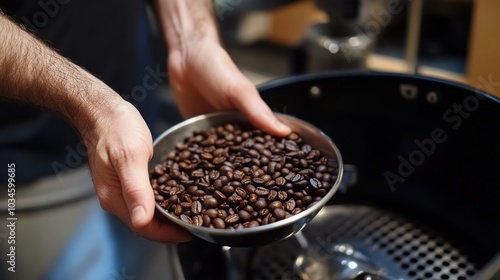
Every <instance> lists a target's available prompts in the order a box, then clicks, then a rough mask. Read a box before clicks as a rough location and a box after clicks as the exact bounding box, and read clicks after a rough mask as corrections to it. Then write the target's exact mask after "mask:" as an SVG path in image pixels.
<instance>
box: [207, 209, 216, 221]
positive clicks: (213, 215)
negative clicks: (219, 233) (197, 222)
mask: <svg viewBox="0 0 500 280" xmlns="http://www.w3.org/2000/svg"><path fill="white" fill-rule="evenodd" d="M204 215H207V216H208V217H210V218H211V219H215V218H217V216H218V211H217V209H207V210H205V212H204Z"/></svg>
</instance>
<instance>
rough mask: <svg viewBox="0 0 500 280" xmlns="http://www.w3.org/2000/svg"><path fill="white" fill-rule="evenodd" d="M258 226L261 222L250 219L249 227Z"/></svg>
mask: <svg viewBox="0 0 500 280" xmlns="http://www.w3.org/2000/svg"><path fill="white" fill-rule="evenodd" d="M258 226H260V224H259V222H257V221H255V220H253V221H250V222H249V223H248V227H249V228H252V227H258Z"/></svg>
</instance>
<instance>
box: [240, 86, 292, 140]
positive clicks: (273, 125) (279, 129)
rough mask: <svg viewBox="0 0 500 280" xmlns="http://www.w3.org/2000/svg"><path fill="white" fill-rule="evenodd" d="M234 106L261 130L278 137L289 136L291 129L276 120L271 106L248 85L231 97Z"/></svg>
mask: <svg viewBox="0 0 500 280" xmlns="http://www.w3.org/2000/svg"><path fill="white" fill-rule="evenodd" d="M231 96H232V98H233V100H232V103H233V104H234V106H235V107H236V108H237V109H238V110H240V111H241V112H242V113H243V114H244V115H245V116H246V117H247V118H248V119H249V121H250V122H251V123H252V124H253V125H254V126H255V127H258V128H259V129H262V130H264V131H266V132H268V133H270V134H273V135H276V136H281V137H284V136H287V135H288V134H290V132H291V129H290V128H289V127H288V126H286V125H285V124H283V123H282V122H281V121H279V120H278V118H276V115H274V113H273V112H272V111H271V109H270V108H269V106H268V105H267V104H266V103H265V102H264V100H262V98H261V97H260V95H259V93H258V92H257V90H256V89H255V87H254V86H253V85H252V84H251V83H248V84H246V86H245V87H244V88H243V89H242V90H241V92H238V93H236V94H233V95H231Z"/></svg>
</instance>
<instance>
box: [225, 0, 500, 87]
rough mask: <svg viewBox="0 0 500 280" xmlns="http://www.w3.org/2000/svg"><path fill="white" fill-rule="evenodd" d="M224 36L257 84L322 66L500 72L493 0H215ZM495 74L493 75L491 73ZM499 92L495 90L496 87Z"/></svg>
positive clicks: (443, 74)
mask: <svg viewBox="0 0 500 280" xmlns="http://www.w3.org/2000/svg"><path fill="white" fill-rule="evenodd" d="M216 6H217V11H216V13H217V18H218V20H219V22H220V26H221V32H222V36H223V40H224V43H225V44H226V47H227V49H228V51H229V53H230V55H231V56H232V57H233V59H234V60H235V61H236V63H237V64H238V65H239V66H240V67H241V68H242V70H243V71H244V72H245V73H246V74H247V75H248V76H249V77H250V78H251V79H253V80H254V81H255V82H256V83H262V82H266V81H269V80H272V79H275V78H278V77H284V76H288V75H291V74H297V73H305V72H316V71H323V70H376V71H390V72H405V73H415V74H422V75H429V76H434V77H440V78H445V79H449V80H454V81H459V82H463V83H468V84H470V85H472V86H476V85H477V83H478V80H477V78H478V76H481V75H482V76H484V77H487V76H488V75H493V77H497V78H498V77H500V70H499V69H500V67H498V65H496V64H494V63H490V62H491V61H498V59H499V58H500V54H499V52H498V51H497V50H498V48H499V47H500V36H498V35H497V34H495V31H494V29H495V27H494V26H498V24H499V21H500V19H499V18H498V17H497V16H496V15H495V11H499V9H500V3H499V2H498V1H493V0H477V1H472V0H436V1H422V0H414V1H407V0H317V1H307V0H302V1H286V0H277V1H263V0H256V1H245V0H217V1H216ZM493 80H495V79H494V78H493ZM497 94H498V93H497Z"/></svg>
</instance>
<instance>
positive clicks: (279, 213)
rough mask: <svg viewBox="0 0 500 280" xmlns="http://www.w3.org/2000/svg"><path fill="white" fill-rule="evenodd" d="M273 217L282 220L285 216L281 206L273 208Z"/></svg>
mask: <svg viewBox="0 0 500 280" xmlns="http://www.w3.org/2000/svg"><path fill="white" fill-rule="evenodd" d="M273 217H275V218H276V220H278V221H279V220H283V219H284V218H285V217H286V212H285V210H283V208H275V209H274V210H273Z"/></svg>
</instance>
